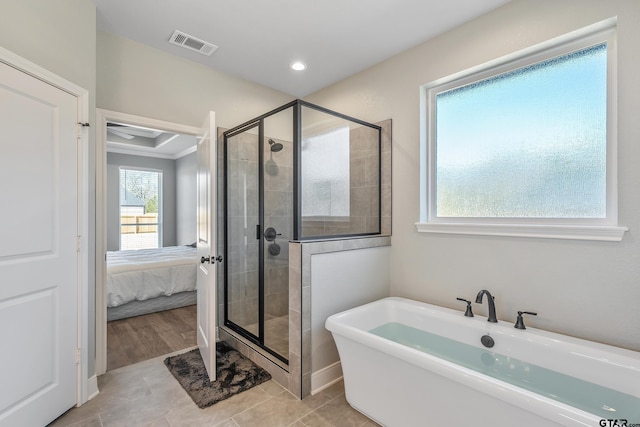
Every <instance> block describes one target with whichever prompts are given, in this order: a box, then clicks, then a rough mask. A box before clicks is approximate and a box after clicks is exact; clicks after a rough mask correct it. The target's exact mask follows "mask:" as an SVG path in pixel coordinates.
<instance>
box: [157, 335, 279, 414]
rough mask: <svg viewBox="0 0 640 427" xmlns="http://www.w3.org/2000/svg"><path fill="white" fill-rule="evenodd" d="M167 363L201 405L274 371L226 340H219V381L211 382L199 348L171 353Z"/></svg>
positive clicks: (217, 349)
mask: <svg viewBox="0 0 640 427" xmlns="http://www.w3.org/2000/svg"><path fill="white" fill-rule="evenodd" d="M164 364H165V365H166V366H167V368H169V371H170V372H171V373H172V374H173V376H174V377H175V378H176V379H177V380H178V382H179V383H180V385H181V386H182V388H184V389H185V391H186V392H187V393H188V394H189V396H191V399H193V401H194V402H195V404H196V405H198V407H199V408H201V409H202V408H206V407H209V406H211V405H213V404H214V403H216V402H219V401H221V400H224V399H228V398H229V397H231V396H233V395H234V394H238V393H240V392H242V391H245V390H248V389H250V388H251V387H254V386H257V385H258V384H262V383H263V382H265V381H268V380H270V379H271V375H269V373H268V372H267V371H265V370H264V369H262V368H260V367H259V366H257V365H256V364H255V363H253V362H252V361H251V360H249V359H247V358H246V357H244V356H243V355H241V354H240V353H239V352H237V351H236V350H234V349H233V348H231V347H229V346H228V345H226V344H225V343H223V342H219V343H216V377H217V379H216V381H214V382H211V381H210V380H209V375H207V371H206V369H205V367H204V362H203V361H202V357H201V356H200V350H198V349H197V348H196V349H195V350H191V351H189V352H187V353H183V354H178V355H176V356H171V357H167V358H166V359H165V360H164Z"/></svg>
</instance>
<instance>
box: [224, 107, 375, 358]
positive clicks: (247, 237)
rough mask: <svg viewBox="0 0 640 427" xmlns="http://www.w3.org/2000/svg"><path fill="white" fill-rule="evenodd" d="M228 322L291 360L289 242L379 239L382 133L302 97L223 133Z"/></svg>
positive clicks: (258, 344) (272, 352)
mask: <svg viewBox="0 0 640 427" xmlns="http://www.w3.org/2000/svg"><path fill="white" fill-rule="evenodd" d="M222 162H223V167H222V170H223V176H222V178H223V183H222V185H223V189H224V190H223V198H224V200H223V203H221V206H224V212H221V215H222V216H223V221H222V223H223V224H224V230H223V242H224V243H223V244H224V259H225V263H224V278H223V282H224V298H223V300H224V310H223V313H224V325H225V326H226V327H227V328H229V329H231V330H232V331H234V332H235V333H236V334H239V335H240V336H242V337H244V338H245V339H246V340H248V341H250V342H251V343H253V344H254V345H256V346H258V347H260V348H261V349H262V350H264V351H266V352H268V353H269V354H270V355H271V356H273V357H275V358H276V359H278V360H279V361H280V362H281V363H283V364H285V365H286V364H287V363H288V356H289V325H290V322H289V242H290V241H303V240H310V239H314V240H317V239H337V238H347V237H358V236H368V235H377V234H380V232H381V222H380V220H381V195H380V188H381V184H380V176H381V174H380V169H381V128H380V127H379V126H376V125H373V124H369V123H366V122H363V121H361V120H358V119H355V118H352V117H347V116H345V115H342V114H339V113H336V112H333V111H330V110H327V109H325V108H322V107H319V106H316V105H313V104H310V103H307V102H304V101H301V100H296V101H293V102H291V103H289V104H286V105H283V106H282V107H280V108H277V109H275V110H273V111H271V112H269V113H266V114H264V115H262V116H260V117H257V118H255V119H253V120H251V121H248V122H246V123H244V124H242V125H240V126H237V127H235V128H233V129H230V130H228V131H226V132H224V133H223V159H222Z"/></svg>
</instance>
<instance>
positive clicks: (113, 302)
mask: <svg viewBox="0 0 640 427" xmlns="http://www.w3.org/2000/svg"><path fill="white" fill-rule="evenodd" d="M99 116H100V117H101V118H103V119H104V122H103V132H101V133H102V134H103V135H102V137H103V141H102V142H103V144H102V145H103V149H104V151H103V152H102V155H103V158H104V159H103V163H102V164H103V167H104V174H103V177H102V178H103V181H104V182H103V189H104V191H105V194H106V197H105V199H104V209H103V210H102V211H103V212H104V218H103V223H104V228H103V233H104V236H103V237H104V242H103V247H104V249H105V257H104V259H105V264H104V265H103V266H102V267H103V268H102V271H101V272H99V275H98V276H99V278H98V279H97V282H100V277H101V278H102V284H100V283H97V286H96V289H97V292H96V301H97V303H98V304H100V305H99V306H98V307H100V308H97V309H96V322H97V326H98V327H97V328H96V329H97V335H96V340H97V343H96V344H97V346H96V373H97V374H101V373H104V372H106V371H108V370H112V369H116V368H119V367H122V366H127V365H129V364H133V363H137V362H140V361H143V360H147V359H150V358H153V357H157V356H161V355H164V354H167V353H171V352H175V351H178V350H182V349H186V348H190V347H194V346H195V345H196V321H197V319H196V318H197V313H196V291H195V289H196V271H197V265H198V262H197V255H196V245H195V242H196V197H197V194H196V169H197V158H196V144H197V139H196V136H195V135H196V134H197V132H198V130H197V129H196V128H191V127H186V126H181V125H175V124H172V123H166V122H161V121H155V120H151V119H146V118H141V117H136V116H131V115H125V114H120V113H115V112H105V111H101V112H100V114H99ZM98 137H100V135H98ZM99 256H100V254H99ZM96 270H97V271H98V270H99V268H98V266H96ZM100 297H102V298H100ZM101 299H102V301H100V300H101ZM100 311H104V313H100ZM100 332H102V333H100ZM101 344H102V345H101ZM101 356H102V357H101Z"/></svg>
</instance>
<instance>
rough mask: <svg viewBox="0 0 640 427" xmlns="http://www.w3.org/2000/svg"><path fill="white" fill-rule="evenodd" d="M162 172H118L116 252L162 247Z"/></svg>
mask: <svg viewBox="0 0 640 427" xmlns="http://www.w3.org/2000/svg"><path fill="white" fill-rule="evenodd" d="M161 195H162V172H160V171H154V170H141V169H130V168H120V250H128V249H151V248H160V247H162V212H161V206H162V197H161Z"/></svg>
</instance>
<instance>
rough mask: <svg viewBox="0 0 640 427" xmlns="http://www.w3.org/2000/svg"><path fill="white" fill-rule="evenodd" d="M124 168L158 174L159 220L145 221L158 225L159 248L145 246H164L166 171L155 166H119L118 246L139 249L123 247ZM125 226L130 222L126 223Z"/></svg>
mask: <svg viewBox="0 0 640 427" xmlns="http://www.w3.org/2000/svg"><path fill="white" fill-rule="evenodd" d="M123 170H129V171H136V172H138V171H140V172H153V173H156V174H158V222H157V223H148V224H147V223H145V225H155V226H157V227H158V246H157V248H144V249H159V248H162V247H163V232H162V231H163V226H162V224H163V216H164V215H163V209H162V205H163V199H164V194H163V175H164V171H163V170H161V169H154V168H145V167H138V166H123V165H121V166H119V167H118V247H119V248H120V250H137V249H122V226H123V224H122V205H121V204H120V200H121V194H120V192H121V191H122V182H121V180H120V178H121V176H122V171H123ZM124 225H125V226H126V225H128V224H124Z"/></svg>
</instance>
